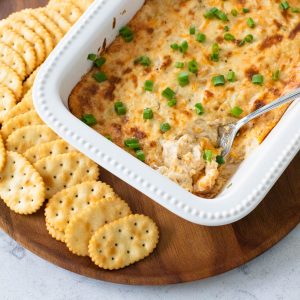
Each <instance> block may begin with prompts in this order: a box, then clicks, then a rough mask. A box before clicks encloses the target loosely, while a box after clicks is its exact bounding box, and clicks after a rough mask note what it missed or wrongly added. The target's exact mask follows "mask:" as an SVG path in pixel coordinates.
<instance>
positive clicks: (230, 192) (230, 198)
mask: <svg viewBox="0 0 300 300" xmlns="http://www.w3.org/2000/svg"><path fill="white" fill-rule="evenodd" d="M143 3H144V1H143V0H115V1H109V0H96V1H95V2H94V3H93V4H92V5H91V7H90V8H89V9H88V10H87V11H86V12H85V13H84V15H83V16H82V17H81V18H80V20H79V21H78V22H77V23H76V24H75V25H74V26H73V27H72V29H71V30H70V31H69V32H68V34H67V35H66V36H65V37H64V38H63V40H62V41H61V42H60V43H59V45H58V46H57V47H56V48H55V50H54V51H53V52H52V53H51V54H50V56H49V57H48V59H47V60H46V62H45V63H44V64H43V66H42V67H41V70H40V71H39V73H38V76H37V78H36V80H35V84H34V87H33V100H34V105H35V108H36V110H37V112H38V114H39V115H40V117H41V118H42V119H43V121H44V122H45V123H46V124H47V125H48V126H49V127H50V128H51V129H52V130H54V131H55V132H56V133H57V134H58V135H59V136H61V137H62V138H63V139H64V140H66V141H67V142H68V143H70V144H71V145H72V146H74V147H75V148H77V149H78V150H79V151H81V152H82V153H84V154H85V155H87V156H88V157H90V158H91V159H92V160H94V161H96V162H97V163H98V164H99V165H100V166H102V167H103V168H105V169H107V170H108V171H109V172H111V173H113V174H114V175H116V176H117V177H119V178H120V179H121V180H123V181H125V182H127V183H128V184H130V185H131V186H133V187H135V188H136V189H138V190H139V191H141V192H142V193H144V194H146V195H147V196H148V197H149V198H151V199H152V200H154V201H155V202H157V203H158V204H160V205H162V206H164V207H165V208H167V209H168V210H170V211H172V212H173V213H175V214H176V215H178V216H180V217H182V218H184V219H186V220H188V221H190V222H193V223H197V224H201V225H207V226H217V225H225V224H230V223H233V222H235V221H237V220H239V219H241V218H243V217H244V216H246V215H247V214H249V213H250V212H251V211H252V210H253V209H254V208H255V207H256V206H257V205H258V204H259V203H260V202H261V201H262V200H263V198H264V196H265V195H266V194H267V192H268V191H269V190H270V189H271V187H272V186H273V185H274V183H275V182H276V181H277V179H278V178H279V176H280V175H281V174H282V173H283V171H284V170H285V168H286V167H287V166H288V165H289V163H290V161H291V160H292V159H293V158H294V156H295V155H296V154H297V152H298V151H299V149H300V129H299V128H298V127H297V126H296V125H295V123H296V122H295V120H296V116H297V114H298V115H299V113H300V105H299V104H297V105H296V104H295V103H294V104H293V105H291V107H290V108H289V109H288V111H287V112H286V113H285V114H284V116H283V118H282V119H281V120H280V122H279V123H278V124H277V125H276V127H275V128H274V129H273V130H272V131H271V133H270V134H269V136H268V137H267V138H266V140H265V141H264V142H263V143H262V144H261V145H260V146H259V147H258V148H257V149H256V150H255V151H254V152H253V153H252V154H251V155H250V156H249V157H248V158H246V159H245V160H244V162H243V163H242V164H241V166H240V167H239V169H238V170H237V171H236V173H235V175H234V176H233V177H232V179H231V181H230V182H231V183H232V185H229V186H228V188H227V189H226V188H225V190H224V191H223V192H222V193H220V194H219V195H218V196H217V197H216V198H214V199H206V198H201V197H198V196H196V195H194V194H192V193H190V192H188V191H186V190H184V189H183V188H182V187H180V186H179V185H178V184H176V183H174V182H172V181H171V180H170V179H168V178H167V177H165V176H163V175H161V174H160V173H158V172H157V171H155V170H154V169H152V168H151V167H149V166H147V165H146V164H144V163H142V162H140V161H139V160H138V159H136V158H135V157H133V156H132V155H130V154H129V153H127V152H126V151H125V150H123V149H122V148H120V147H118V146H117V145H115V144H113V143H112V142H110V141H109V140H107V139H106V138H105V137H103V136H102V135H100V134H99V133H98V132H96V131H95V130H93V129H92V128H90V127H88V126H87V125H85V124H84V123H83V122H81V121H80V120H79V119H77V118H76V117H75V116H74V115H73V114H71V112H70V111H69V110H68V108H67V107H66V105H65V104H66V101H65V100H64V99H63V98H66V97H67V98H68V95H66V91H62V90H63V89H66V86H67V85H68V84H70V83H71V82H72V80H73V79H70V78H68V79H66V78H64V79H66V80H65V81H67V83H66V86H64V87H62V82H63V78H62V76H63V74H65V73H66V72H69V73H71V68H72V64H71V63H70V62H71V61H72V62H73V63H74V62H76V63H77V62H78V65H80V68H81V69H82V73H81V75H83V74H84V73H85V72H86V71H87V70H88V66H89V65H88V62H82V61H80V60H79V59H80V55H79V54H80V53H85V54H86V55H87V54H88V53H90V52H93V51H90V48H88V45H89V44H91V43H96V42H95V41H94V42H93V41H91V39H92V38H93V37H94V35H92V33H93V32H95V27H97V28H101V26H100V25H101V24H102V25H103V28H104V29H105V28H106V29H107V28H108V26H111V21H112V18H115V16H118V17H117V18H118V19H117V21H118V22H117V23H118V26H117V27H116V28H115V29H113V28H111V31H110V32H106V33H105V32H104V29H103V30H102V31H101V30H98V33H99V34H100V35H101V34H103V36H105V38H106V36H109V37H108V40H109V41H112V40H113V39H114V37H115V36H116V34H117V29H118V28H120V27H121V26H122V25H124V24H126V23H127V22H128V21H129V20H130V19H131V18H132V17H133V16H134V14H135V13H136V12H137V10H138V8H140V7H141V6H142V5H143ZM124 12H125V13H124ZM103 16H105V18H103ZM97 17H98V18H97ZM104 33H105V34H104ZM97 44H98V42H97ZM95 45H96V44H95ZM95 45H93V50H94V48H95ZM87 48H88V49H87ZM78 52H79V53H78ZM76 56H77V57H78V59H75V57H76ZM81 60H85V57H81ZM81 65H82V66H81ZM78 68H79V67H78ZM83 70H85V71H83ZM74 73H75V72H74ZM72 74H73V73H72ZM81 75H80V76H81ZM76 76H77V74H76ZM74 77H75V75H74ZM73 81H74V80H73ZM75 82H76V81H75ZM73 87H74V86H72V88H73ZM276 140H277V141H276ZM269 150H272V151H271V152H270V153H269V152H268V151H269ZM257 152H261V153H264V155H265V156H264V158H265V160H263V161H262V157H261V156H262V155H260V156H259V157H258V158H257V157H254V155H255V153H257ZM257 165H258V167H259V168H257V169H256V172H257V173H255V174H258V176H254V178H252V179H251V182H250V183H249V182H247V179H249V174H246V173H247V172H248V173H251V172H253V169H255V168H254V166H257ZM246 170H247V172H246ZM238 173H242V175H243V176H244V177H243V176H241V174H239V176H240V178H237V177H238V176H237V174H238ZM252 174H253V173H252ZM247 176H248V177H247ZM239 181H240V185H239V188H237V186H236V182H239ZM249 185H250V186H249Z"/></svg>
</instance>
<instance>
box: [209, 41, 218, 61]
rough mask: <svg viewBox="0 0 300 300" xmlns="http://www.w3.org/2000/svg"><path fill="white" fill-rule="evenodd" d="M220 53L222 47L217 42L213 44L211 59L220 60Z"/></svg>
mask: <svg viewBox="0 0 300 300" xmlns="http://www.w3.org/2000/svg"><path fill="white" fill-rule="evenodd" d="M219 53H220V47H219V45H218V44H217V43H214V44H213V45H212V53H211V56H210V58H211V60H212V61H219Z"/></svg>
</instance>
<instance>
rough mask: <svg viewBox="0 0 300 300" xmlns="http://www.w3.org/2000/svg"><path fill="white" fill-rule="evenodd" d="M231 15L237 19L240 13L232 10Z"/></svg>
mask: <svg viewBox="0 0 300 300" xmlns="http://www.w3.org/2000/svg"><path fill="white" fill-rule="evenodd" d="M231 14H232V15H233V16H234V17H237V15H238V11H237V10H236V9H232V10H231Z"/></svg>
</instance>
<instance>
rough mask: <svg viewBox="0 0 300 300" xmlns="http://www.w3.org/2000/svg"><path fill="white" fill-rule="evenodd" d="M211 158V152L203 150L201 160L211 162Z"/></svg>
mask: <svg viewBox="0 0 300 300" xmlns="http://www.w3.org/2000/svg"><path fill="white" fill-rule="evenodd" d="M212 157H213V152H212V151H211V150H204V153H203V159H204V160H206V161H208V162H211V161H212Z"/></svg>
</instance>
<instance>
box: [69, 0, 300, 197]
mask: <svg viewBox="0 0 300 300" xmlns="http://www.w3.org/2000/svg"><path fill="white" fill-rule="evenodd" d="M299 12H300V4H299V1H297V0H290V1H288V2H287V1H276V0H259V1H258V0H251V1H250V0H243V1H241V0H231V1H217V0H202V1H200V0H186V1H183V0H148V1H146V3H145V5H144V6H143V8H142V9H141V10H140V11H139V12H138V14H137V15H136V16H135V17H134V19H133V20H132V21H131V22H130V23H129V24H128V26H126V27H124V28H122V29H121V30H120V36H119V37H118V38H117V39H116V40H115V41H114V42H113V43H112V44H111V45H110V46H109V47H108V48H107V49H106V50H105V51H103V52H102V53H101V56H98V57H97V59H96V56H95V55H89V59H90V60H93V61H94V67H93V68H92V70H91V71H90V72H89V73H87V74H86V75H85V76H83V78H82V80H81V81H80V82H79V83H78V84H77V85H76V87H75V88H74V89H73V91H72V93H71V95H70V98H69V106H70V109H71V111H72V113H74V114H75V115H76V116H77V117H78V118H80V119H82V120H83V121H85V122H86V123H87V124H89V125H91V126H92V127H93V128H94V129H95V130H97V131H98V132H99V133H101V134H102V135H104V136H107V137H108V138H109V139H111V140H112V141H113V142H114V143H116V144H117V145H119V146H120V147H122V148H123V149H125V150H126V151H129V152H130V153H132V154H133V155H136V156H137V158H139V159H141V160H144V161H145V163H147V164H148V165H150V166H151V167H153V168H154V169H156V170H157V171H158V172H160V173H161V174H164V175H166V176H168V177H169V178H170V179H171V180H173V181H175V182H177V183H178V184H180V185H181V186H182V187H183V188H185V189H187V190H188V191H190V192H192V193H195V194H198V195H201V196H205V197H213V196H214V195H216V194H217V193H218V192H219V191H220V190H221V188H222V187H223V186H224V184H225V183H226V180H227V179H228V178H229V177H230V176H231V175H232V173H233V172H234V169H235V168H236V166H237V165H238V163H239V162H240V161H241V160H242V159H244V158H245V156H246V155H247V154H248V153H249V152H250V151H251V150H252V149H253V148H254V147H256V146H257V145H259V144H260V143H261V142H262V141H263V140H264V138H265V137H266V135H267V134H268V133H269V132H270V130H271V129H272V128H273V127H274V126H275V125H276V124H277V122H278V121H279V120H280V118H281V116H282V114H283V113H284V111H285V109H286V108H287V106H283V107H281V108H279V109H277V110H275V111H273V112H270V113H268V114H266V115H264V116H262V117H260V118H258V119H256V120H255V121H253V122H252V123H251V124H249V125H248V126H246V127H245V128H243V129H242V130H241V132H240V134H239V136H238V137H237V139H236V140H235V143H234V146H233V149H232V152H231V153H230V155H229V157H227V158H226V162H225V164H224V160H223V158H222V157H220V153H221V149H218V148H217V128H218V126H220V125H224V124H228V123H231V122H236V121H237V120H238V119H239V118H242V117H243V116H245V115H247V114H249V113H250V112H252V111H254V110H256V109H258V108H260V107H262V106H264V105H265V104H267V103H269V102H271V101H273V100H275V99H276V98H278V97H279V96H280V95H281V94H283V93H285V92H287V91H289V90H291V89H294V88H296V87H298V86H300V75H299V62H300V13H299ZM103 58H104V59H103ZM95 59H96V61H95Z"/></svg>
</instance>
